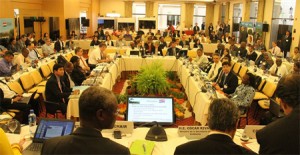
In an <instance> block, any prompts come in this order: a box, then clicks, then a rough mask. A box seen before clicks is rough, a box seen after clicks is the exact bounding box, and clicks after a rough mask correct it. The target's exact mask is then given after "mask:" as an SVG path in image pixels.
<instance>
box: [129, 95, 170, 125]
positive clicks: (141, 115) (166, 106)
mask: <svg viewBox="0 0 300 155" xmlns="http://www.w3.org/2000/svg"><path fill="white" fill-rule="evenodd" d="M127 121H132V122H135V123H146V122H153V121H156V122H158V123H161V124H173V123H174V112H173V99H172V98H151V97H149V98H147V97H129V98H128V111H127Z"/></svg>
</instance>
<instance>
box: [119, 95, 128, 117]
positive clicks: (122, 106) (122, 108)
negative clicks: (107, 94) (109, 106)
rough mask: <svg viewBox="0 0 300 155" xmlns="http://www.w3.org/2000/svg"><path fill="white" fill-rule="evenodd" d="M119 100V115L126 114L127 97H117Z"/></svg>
mask: <svg viewBox="0 0 300 155" xmlns="http://www.w3.org/2000/svg"><path fill="white" fill-rule="evenodd" d="M117 100H118V112H119V114H124V113H125V111H126V109H127V95H126V94H125V95H121V94H119V95H117Z"/></svg>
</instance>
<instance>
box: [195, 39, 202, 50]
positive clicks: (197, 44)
mask: <svg viewBox="0 0 300 155" xmlns="http://www.w3.org/2000/svg"><path fill="white" fill-rule="evenodd" d="M194 48H201V49H203V45H202V44H201V40H200V39H196V40H195V44H194Z"/></svg>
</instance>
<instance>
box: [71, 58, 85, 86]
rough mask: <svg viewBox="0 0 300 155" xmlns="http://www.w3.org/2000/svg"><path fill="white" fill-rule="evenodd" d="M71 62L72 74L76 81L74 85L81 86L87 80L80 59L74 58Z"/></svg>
mask: <svg viewBox="0 0 300 155" xmlns="http://www.w3.org/2000/svg"><path fill="white" fill-rule="evenodd" d="M70 62H71V63H72V64H73V67H74V68H73V71H72V73H71V74H70V75H71V78H72V80H73V81H74V84H75V85H76V86H80V85H81V84H82V82H83V81H84V80H85V79H86V77H85V71H84V70H83V69H82V68H81V67H80V65H79V64H80V59H79V57H77V56H73V57H72V58H71V60H70Z"/></svg>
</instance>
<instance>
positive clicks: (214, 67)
mask: <svg viewBox="0 0 300 155" xmlns="http://www.w3.org/2000/svg"><path fill="white" fill-rule="evenodd" d="M213 62H214V63H213V64H212V66H211V68H210V70H209V72H208V74H207V77H208V79H209V80H210V81H213V80H214V79H216V77H217V75H218V71H219V68H221V67H222V63H221V61H220V55H219V54H217V53H215V54H213Z"/></svg>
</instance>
